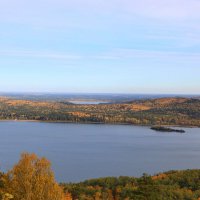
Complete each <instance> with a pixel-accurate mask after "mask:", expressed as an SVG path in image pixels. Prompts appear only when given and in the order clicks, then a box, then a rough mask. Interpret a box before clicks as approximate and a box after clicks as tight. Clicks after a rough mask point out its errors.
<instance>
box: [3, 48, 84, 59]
mask: <svg viewBox="0 0 200 200" xmlns="http://www.w3.org/2000/svg"><path fill="white" fill-rule="evenodd" d="M0 56H11V57H13V56H14V57H23V58H24V57H29V58H30V57H32V58H45V59H46V58H47V59H62V60H79V59H81V56H80V55H73V54H64V53H59V52H45V51H30V50H23V51H21V50H8V51H4V50H0Z"/></svg>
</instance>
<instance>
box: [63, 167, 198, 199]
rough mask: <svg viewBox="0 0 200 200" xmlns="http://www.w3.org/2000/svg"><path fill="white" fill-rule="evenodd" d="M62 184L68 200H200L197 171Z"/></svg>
mask: <svg viewBox="0 0 200 200" xmlns="http://www.w3.org/2000/svg"><path fill="white" fill-rule="evenodd" d="M62 186H63V187H64V191H65V194H67V196H68V199H69V200H75V199H83V200H199V199H200V170H184V171H169V172H166V173H161V174H157V175H155V176H148V175H147V174H144V175H143V176H142V177H140V178H134V177H125V176H124V177H123V176H121V177H118V178H116V177H107V178H99V179H92V180H87V181H84V182H81V183H77V184H73V183H71V184H62Z"/></svg>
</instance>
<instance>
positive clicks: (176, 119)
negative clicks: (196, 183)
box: [0, 97, 200, 126]
mask: <svg viewBox="0 0 200 200" xmlns="http://www.w3.org/2000/svg"><path fill="white" fill-rule="evenodd" d="M0 119H1V120H41V121H66V122H81V123H124V124H135V125H179V126H200V99H193V98H157V99H144V100H134V101H129V102H122V103H113V104H111V103H110V104H99V105H76V104H72V103H69V102H67V101H39V100H38V101H33V100H17V99H12V98H6V97H0Z"/></svg>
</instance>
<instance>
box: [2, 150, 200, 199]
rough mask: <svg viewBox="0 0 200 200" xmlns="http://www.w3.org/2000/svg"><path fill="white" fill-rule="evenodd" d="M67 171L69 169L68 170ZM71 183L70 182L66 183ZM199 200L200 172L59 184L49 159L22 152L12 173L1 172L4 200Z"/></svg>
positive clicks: (178, 172) (107, 178)
mask: <svg viewBox="0 0 200 200" xmlns="http://www.w3.org/2000/svg"><path fill="white" fill-rule="evenodd" d="M66 170H67V169H66ZM66 182H67V180H66ZM9 199H13V200H199V199H200V170H198V169H194V170H182V171H169V172H165V173H159V174H156V175H153V176H150V175H148V174H143V176H142V177H140V178H135V177H126V176H121V177H106V178H98V179H91V180H86V181H84V182H80V183H57V182H56V180H55V178H54V173H53V171H52V169H51V163H50V162H49V161H48V160H47V159H46V158H43V157H42V158H40V157H38V156H37V155H35V154H29V153H22V155H21V158H20V160H19V162H18V163H17V164H15V165H14V167H13V168H12V169H10V170H9V171H8V172H0V200H9Z"/></svg>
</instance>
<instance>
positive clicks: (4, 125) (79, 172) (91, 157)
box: [0, 121, 200, 182]
mask: <svg viewBox="0 0 200 200" xmlns="http://www.w3.org/2000/svg"><path fill="white" fill-rule="evenodd" d="M185 130H186V133H184V134H179V133H160V132H155V131H153V130H151V129H149V127H139V126H131V125H102V124H68V123H41V122H12V121H10V122H3V121H2V122H0V170H3V171H6V170H8V169H10V168H11V167H12V166H13V164H14V163H16V162H17V161H18V159H19V157H20V153H21V152H23V151H27V152H34V153H36V154H38V155H39V156H45V157H47V158H48V159H49V160H50V161H51V162H52V167H53V170H54V172H55V175H56V179H57V180H58V181H62V182H70V181H73V182H77V181H82V180H85V179H90V178H96V177H105V176H120V175H123V176H125V175H126V176H141V175H142V174H143V173H144V172H145V173H149V174H154V173H157V172H163V171H166V170H172V169H188V168H200V128H185Z"/></svg>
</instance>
